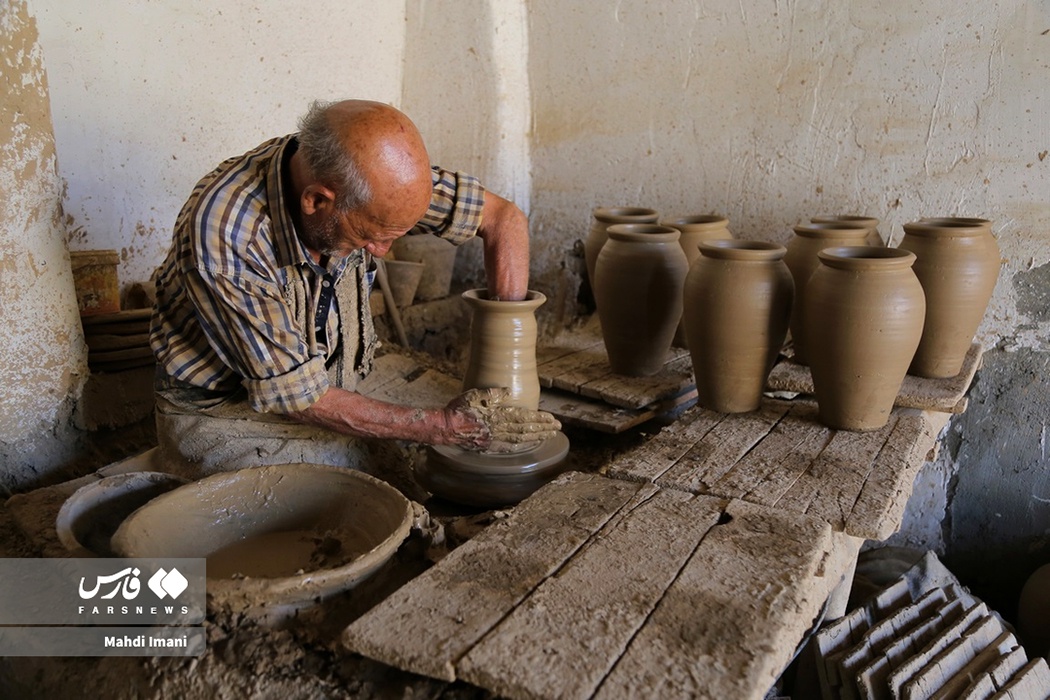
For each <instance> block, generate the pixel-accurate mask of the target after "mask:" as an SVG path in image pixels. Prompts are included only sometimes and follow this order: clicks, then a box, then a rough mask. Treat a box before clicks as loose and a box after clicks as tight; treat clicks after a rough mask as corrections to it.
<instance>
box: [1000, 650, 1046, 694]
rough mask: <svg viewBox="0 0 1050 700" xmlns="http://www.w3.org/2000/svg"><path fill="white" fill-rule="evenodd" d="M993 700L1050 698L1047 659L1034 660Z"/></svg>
mask: <svg viewBox="0 0 1050 700" xmlns="http://www.w3.org/2000/svg"><path fill="white" fill-rule="evenodd" d="M992 697H993V698H996V699H998V698H1003V699H1004V700H1005V699H1007V698H1009V700H1045V699H1046V698H1048V697H1050V668H1048V667H1047V663H1046V659H1043V658H1037V659H1032V660H1031V661H1029V662H1028V663H1027V664H1025V665H1024V667H1022V668H1021V669H1020V670H1019V671H1018V672H1017V673H1016V674H1015V675H1014V677H1013V678H1011V679H1010V682H1009V683H1007V684H1006V685H1005V686H1003V688H1002V690H1001V691H1000V692H998V693H996V694H995V695H993V696H992Z"/></svg>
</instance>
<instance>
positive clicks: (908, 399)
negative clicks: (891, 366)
mask: <svg viewBox="0 0 1050 700" xmlns="http://www.w3.org/2000/svg"><path fill="white" fill-rule="evenodd" d="M983 354H984V348H983V347H982V346H981V344H980V343H973V344H972V345H971V346H970V349H969V350H968V351H967V353H966V357H965V358H964V360H963V366H962V369H961V370H960V372H959V374H957V375H956V376H954V377H949V378H947V379H926V378H923V377H916V376H913V375H910V374H909V375H906V376H905V377H904V381H903V382H902V383H901V388H900V392H899V393H898V395H897V398H896V400H895V403H894V405H896V406H900V407H903V408H917V409H921V410H929V411H947V412H950V413H962V411H963V410H965V409H966V401H965V399H964V394H966V392H967V391H968V390H969V388H970V383H971V382H972V381H973V377H974V374H976V372H977V370H978V368H979V367H980V366H981V357H982V355H983ZM766 387H767V388H768V389H769V390H770V391H788V392H792V393H798V394H813V375H812V374H811V373H810V371H809V367H807V366H805V365H800V364H798V363H797V362H795V361H793V360H790V359H784V360H781V361H780V362H778V363H777V364H776V366H774V367H773V370H772V371H771V372H770V373H769V378H768V379H767V380H766Z"/></svg>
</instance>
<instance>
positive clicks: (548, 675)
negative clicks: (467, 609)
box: [457, 491, 725, 699]
mask: <svg viewBox="0 0 1050 700" xmlns="http://www.w3.org/2000/svg"><path fill="white" fill-rule="evenodd" d="M724 507H725V502H724V501H722V500H719V499H711V498H706V497H693V496H691V495H688V494H685V493H681V492H679V493H675V492H672V491H661V492H658V493H656V494H655V495H654V496H653V497H652V498H650V499H649V500H648V501H646V502H645V503H643V504H641V505H639V506H638V507H637V508H634V509H633V510H632V511H631V512H630V513H629V514H628V515H627V516H626V517H623V518H622V519H620V520H619V521H618V522H615V525H614V523H613V522H610V523H609V525H607V526H606V527H605V528H604V529H603V530H602V532H601V533H600V535H599V537H597V538H595V539H594V540H592V541H591V542H590V543H588V545H587V546H586V547H585V548H584V549H582V550H581V551H580V552H579V553H578V554H577V555H576V556H575V557H574V558H573V559H572V560H571V561H570V562H569V563H568V564H567V565H566V566H565V567H564V568H563V569H562V570H561V571H560V572H558V575H557V576H556V577H554V578H550V579H547V580H546V581H545V582H544V583H543V584H542V585H541V586H540V587H539V588H538V589H536V591H535V592H534V593H533V594H532V595H531V596H529V597H528V598H527V599H526V600H525V601H524V602H523V603H522V605H520V606H519V607H518V608H517V609H516V610H515V611H514V612H513V613H511V614H510V616H508V617H507V619H506V620H504V621H503V622H502V623H501V624H500V625H499V627H497V628H496V629H494V630H493V631H492V632H490V633H489V635H488V636H487V637H486V638H485V639H484V640H483V641H482V642H481V643H480V644H478V645H477V646H476V647H474V648H473V649H472V650H471V651H470V652H469V653H468V654H467V655H466V657H464V659H463V661H462V662H460V664H458V665H457V669H458V675H459V677H460V678H462V679H464V680H466V681H469V682H471V683H474V684H475V685H479V686H481V687H484V688H487V689H489V690H491V691H493V692H495V693H497V694H499V695H501V696H506V697H510V698H539V697H543V698H554V697H557V698H581V699H582V698H588V697H590V696H591V694H592V693H593V692H594V690H595V689H596V688H597V686H598V684H599V683H600V682H601V680H602V679H603V678H604V677H605V675H606V673H607V672H608V671H609V669H611V668H612V666H613V665H614V664H615V663H616V661H617V659H618V658H619V657H620V655H621V654H622V653H623V650H624V649H625V648H626V647H627V644H628V643H629V642H630V640H631V638H632V637H633V636H634V634H635V633H636V632H637V631H638V629H639V628H640V627H641V626H642V625H643V624H644V623H645V621H646V620H647V619H648V616H649V614H650V612H651V611H652V609H653V608H654V607H655V606H656V604H657V603H658V602H659V601H660V598H661V597H662V596H663V594H664V591H665V590H666V589H667V588H668V586H669V585H670V584H671V582H672V581H673V580H674V579H675V577H676V576H677V575H678V573H679V571H680V570H681V568H682V567H683V565H684V564H685V562H686V560H687V559H688V558H689V556H690V555H691V554H692V553H693V550H694V549H695V548H696V546H697V544H699V542H700V540H701V539H702V538H703V537H704V535H705V534H706V533H707V531H708V530H709V529H710V528H711V527H713V526H714V525H715V524H716V523H717V522H718V519H719V516H720V515H721V514H722V511H723V509H724Z"/></svg>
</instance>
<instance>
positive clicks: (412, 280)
mask: <svg viewBox="0 0 1050 700" xmlns="http://www.w3.org/2000/svg"><path fill="white" fill-rule="evenodd" d="M383 264H384V265H385V266H386V278H387V280H388V281H389V283H390V294H391V296H393V298H394V303H395V304H396V305H397V308H399V309H407V308H408V307H409V306H412V302H413V301H415V299H416V290H418V289H419V283H420V282H421V281H422V279H423V271H424V269H425V267H426V265H425V264H424V263H419V262H412V261H410V260H384V261H383Z"/></svg>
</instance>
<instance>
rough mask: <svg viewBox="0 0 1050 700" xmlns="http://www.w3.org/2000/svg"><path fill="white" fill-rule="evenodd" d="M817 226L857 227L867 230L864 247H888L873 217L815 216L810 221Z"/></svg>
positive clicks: (852, 215)
mask: <svg viewBox="0 0 1050 700" xmlns="http://www.w3.org/2000/svg"><path fill="white" fill-rule="evenodd" d="M810 221H812V222H813V223H815V224H839V225H840V226H848V227H857V228H862V229H865V230H867V232H868V236H867V238H865V239H864V245H869V246H872V247H875V248H878V247H879V246H880V245H886V243H885V241H883V240H882V235H881V234H880V233H879V220H878V219H876V218H875V217H873V216H857V215H854V214H836V215H834V216H814V217H813V218H812V219H810Z"/></svg>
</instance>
